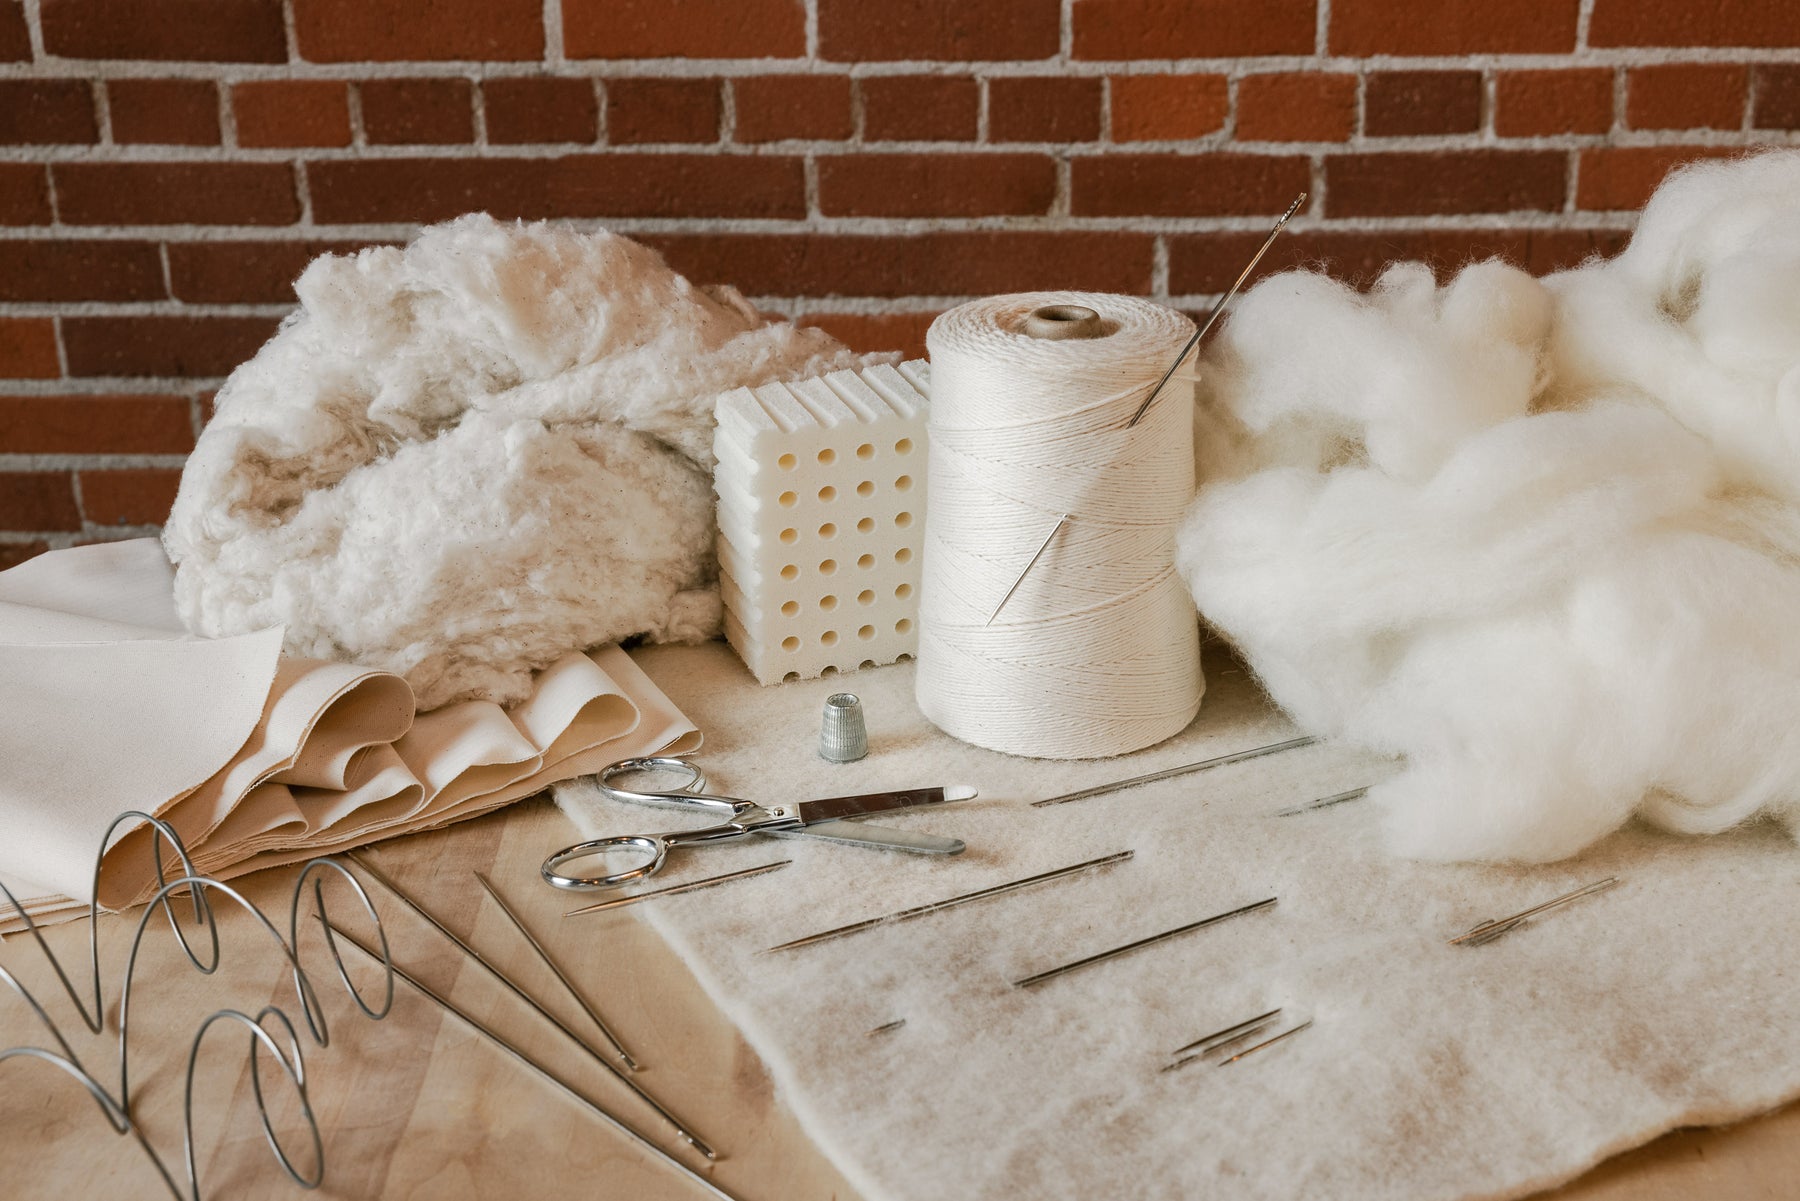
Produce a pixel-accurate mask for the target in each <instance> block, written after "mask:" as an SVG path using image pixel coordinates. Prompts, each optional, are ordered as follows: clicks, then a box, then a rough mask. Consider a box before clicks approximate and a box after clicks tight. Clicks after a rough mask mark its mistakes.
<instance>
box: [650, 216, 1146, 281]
mask: <svg viewBox="0 0 1800 1201" xmlns="http://www.w3.org/2000/svg"><path fill="white" fill-rule="evenodd" d="M643 240H644V241H645V242H648V243H649V244H650V245H652V246H655V247H656V248H657V249H658V250H661V251H662V252H663V254H664V255H665V256H666V257H667V258H668V260H669V265H670V266H672V267H674V268H675V269H676V270H677V271H680V272H681V273H683V274H684V275H686V276H687V277H688V278H689V279H694V280H701V281H705V282H709V283H728V284H733V285H735V286H736V287H738V288H740V289H742V290H743V291H744V292H745V293H746V294H748V295H751V296H984V295H990V294H994V293H999V292H1027V291H1033V290H1037V289H1042V288H1082V289H1087V290H1090V291H1095V292H1126V293H1130V294H1133V295H1140V296H1141V295H1144V294H1146V293H1147V292H1149V290H1150V271H1151V263H1152V259H1153V257H1154V253H1155V239H1154V238H1153V237H1152V236H1151V235H1149V234H1140V233H1123V232H1120V233H1115V232H1110V231H1108V232H1087V231H1082V232H1061V233H1047V232H1043V233H1041V232H1036V231H1024V230H1018V231H1015V230H971V231H955V232H948V231H939V232H932V233H921V234H915V235H912V236H886V235H867V234H652V235H646V236H645V237H644V238H643Z"/></svg>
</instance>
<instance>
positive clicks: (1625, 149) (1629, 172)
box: [1575, 146, 1744, 212]
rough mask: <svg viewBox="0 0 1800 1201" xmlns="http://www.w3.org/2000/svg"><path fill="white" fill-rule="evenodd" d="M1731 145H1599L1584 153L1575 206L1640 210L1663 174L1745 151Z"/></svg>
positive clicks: (1597, 208)
mask: <svg viewBox="0 0 1800 1201" xmlns="http://www.w3.org/2000/svg"><path fill="white" fill-rule="evenodd" d="M1743 153H1744V150H1743V149H1742V148H1740V147H1731V146H1597V147H1595V148H1593V149H1591V150H1583V151H1582V152H1581V163H1580V166H1579V168H1578V169H1579V172H1580V174H1579V176H1578V178H1579V180H1580V182H1579V183H1578V184H1577V185H1576V188H1575V207H1576V208H1580V209H1586V210H1588V211H1590V212H1607V211H1614V210H1628V209H1639V208H1642V207H1644V202H1645V201H1646V200H1649V199H1650V194H1651V193H1652V192H1654V191H1656V185H1657V184H1659V183H1661V182H1662V179H1663V176H1665V175H1667V174H1668V173H1669V172H1670V171H1672V170H1674V169H1675V168H1676V167H1679V166H1680V165H1681V164H1683V163H1691V162H1696V161H1698V160H1700V159H1708V158H1732V157H1734V156H1736V155H1740V154H1743Z"/></svg>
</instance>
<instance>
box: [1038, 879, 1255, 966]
mask: <svg viewBox="0 0 1800 1201" xmlns="http://www.w3.org/2000/svg"><path fill="white" fill-rule="evenodd" d="M1275 901H1276V898H1274V897H1266V898H1264V899H1263V900H1260V901H1256V902H1254V903H1252V904H1249V905H1240V906H1239V907H1238V908H1236V909H1231V910H1227V911H1226V912H1224V913H1215V914H1213V915H1212V916H1211V917H1203V918H1201V919H1200V920H1199V921H1197V922H1189V923H1188V924H1187V925H1185V926H1177V927H1175V928H1174V929H1173V930H1164V931H1163V932H1162V933H1161V934H1152V935H1150V937H1148V938H1140V939H1138V940H1137V941H1136V942H1128V943H1126V944H1125V945H1124V946H1122V947H1113V948H1111V949H1110V950H1106V951H1101V952H1099V953H1098V954H1095V955H1089V956H1088V957H1087V958H1085V959H1077V960H1076V961H1075V962H1073V963H1065V964H1063V965H1062V966H1061V967H1053V968H1050V969H1048V970H1047V971H1042V972H1037V973H1035V974H1033V975H1030V976H1021V977H1020V978H1019V979H1017V980H1014V981H1013V987H1014V988H1032V987H1034V986H1036V985H1039V984H1042V983H1043V982H1044V981H1046V980H1054V979H1055V978H1056V977H1058V976H1060V975H1062V974H1063V973H1065V972H1072V971H1075V970H1076V969H1078V968H1084V967H1090V966H1092V965H1093V964H1096V963H1104V962H1106V961H1107V960H1108V959H1115V958H1117V957H1118V956H1120V955H1123V954H1125V953H1127V952H1129V951H1136V950H1138V949H1140V948H1142V947H1148V946H1152V945H1154V944H1156V943H1159V942H1162V941H1164V940H1165V939H1170V938H1174V937H1175V936H1177V935H1179V934H1186V933H1188V932H1189V931H1190V930H1202V929H1205V928H1206V927H1207V926H1214V925H1217V924H1218V923H1220V922H1223V921H1227V920H1229V919H1230V918H1234V917H1240V916H1242V915H1243V914H1246V913H1255V912H1256V911H1257V910H1259V909H1267V908H1268V907H1269V906H1271V905H1273V904H1275Z"/></svg>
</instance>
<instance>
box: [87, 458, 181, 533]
mask: <svg viewBox="0 0 1800 1201" xmlns="http://www.w3.org/2000/svg"><path fill="white" fill-rule="evenodd" d="M180 487H181V472H180V471H179V470H177V469H174V468H167V467H127V468H120V469H119V470H116V471H84V472H82V473H81V508H82V511H83V512H84V513H85V514H86V516H87V519H88V520H89V521H91V522H93V523H94V524H95V525H161V524H162V523H163V522H164V521H166V520H168V517H169V510H170V509H172V508H174V507H175V492H176V490H177V489H178V488H180Z"/></svg>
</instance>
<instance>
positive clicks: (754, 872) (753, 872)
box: [563, 859, 793, 917]
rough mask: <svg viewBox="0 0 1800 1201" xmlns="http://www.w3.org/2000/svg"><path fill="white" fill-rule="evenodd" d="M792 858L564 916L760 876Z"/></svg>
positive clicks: (652, 891)
mask: <svg viewBox="0 0 1800 1201" xmlns="http://www.w3.org/2000/svg"><path fill="white" fill-rule="evenodd" d="M792 862H793V860H792V859H777V860H776V861H775V862H774V863H765V864H763V865H762V866H761V867H745V868H739V869H738V870H737V871H735V872H726V873H725V874H724V875H722V876H708V877H707V878H706V879H704V880H689V881H688V882H687V883H686V884H671V885H670V886H669V887H667V888H652V889H650V890H649V891H648V892H640V893H635V894H633V895H632V896H629V897H614V898H613V899H612V900H610V901H601V902H600V903H599V904H596V905H583V906H582V907H581V908H580V909H571V910H569V911H568V912H567V913H565V914H563V916H564V917H579V916H580V915H581V914H584V913H604V912H605V911H606V910H608V909H618V908H620V907H622V906H625V905H635V904H637V903H638V902H639V901H648V900H651V899H652V898H655V897H670V896H674V895H675V894H676V893H679V892H693V891H694V890H695V889H698V888H711V887H712V886H713V885H715V884H724V883H727V882H729V881H732V880H742V879H745V878H747V877H749V876H760V875H762V874H763V873H764V872H772V871H779V870H780V869H781V868H784V867H786V866H787V865H788V864H790V863H792Z"/></svg>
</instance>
